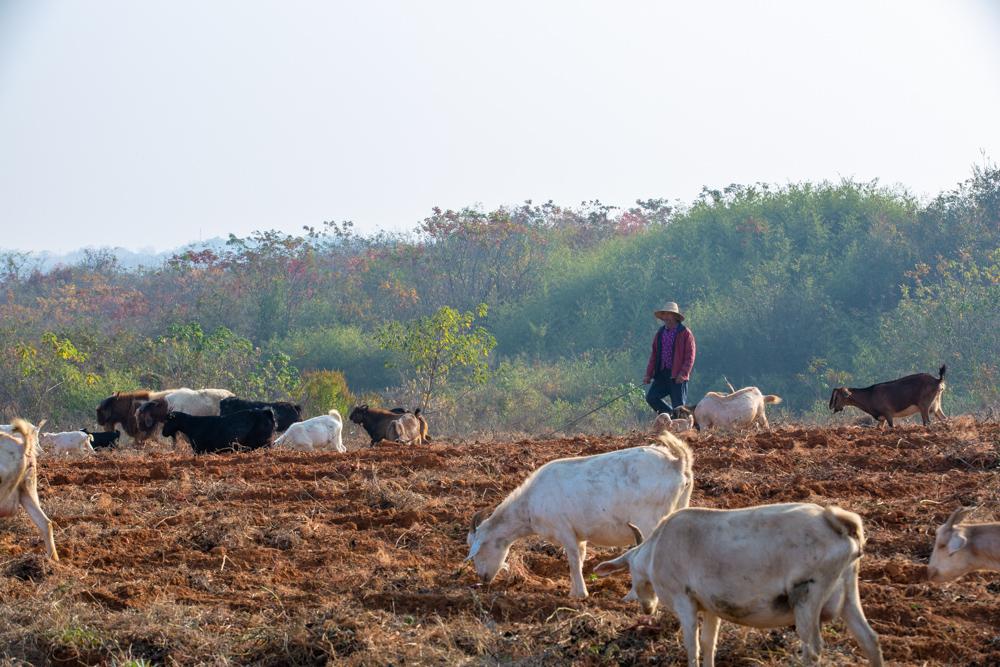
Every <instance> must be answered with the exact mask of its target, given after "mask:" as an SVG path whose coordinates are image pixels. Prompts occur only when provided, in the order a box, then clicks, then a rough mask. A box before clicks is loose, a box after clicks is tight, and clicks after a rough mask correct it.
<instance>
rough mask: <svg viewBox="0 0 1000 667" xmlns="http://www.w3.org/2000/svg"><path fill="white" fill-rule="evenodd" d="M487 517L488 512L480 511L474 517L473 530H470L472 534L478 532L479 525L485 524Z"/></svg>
mask: <svg viewBox="0 0 1000 667" xmlns="http://www.w3.org/2000/svg"><path fill="white" fill-rule="evenodd" d="M485 515H486V510H479V511H478V512H476V513H475V514H473V515H472V529H471V530H470V532H473V533H474V532H476V529H478V528H479V524H481V523H482V522H483V517H484V516H485Z"/></svg>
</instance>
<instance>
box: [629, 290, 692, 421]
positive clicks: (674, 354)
mask: <svg viewBox="0 0 1000 667" xmlns="http://www.w3.org/2000/svg"><path fill="white" fill-rule="evenodd" d="M653 316H654V317H656V318H657V319H658V320H662V321H663V326H661V327H660V328H659V329H657V330H656V335H655V336H654V337H653V351H652V353H651V354H650V355H649V363H648V364H646V376H645V377H644V378H643V380H642V383H643V384H648V385H649V390H648V391H646V402H647V403H649V407H651V408H653V409H654V410H656V412H657V414H661V413H664V412H670V411H672V410H673V409H674V408H679V407H681V406H682V405H686V404H687V387H688V379H689V378H690V377H691V369H692V368H694V355H695V343H694V334H693V333H691V330H690V329H688V328H687V327H686V326H684V325H683V324H682V322H683V321H684V315H683V314H682V313H681V309H680V308H679V307H678V306H677V304H676V303H674V302H673V301H669V302H667V303H666V305H664V306H663V308H662V309H661V310H656V311H653ZM650 383H652V384H650ZM664 398H669V399H670V404H669V405H668V404H667V403H666V402H665V401H664V400H663V399H664Z"/></svg>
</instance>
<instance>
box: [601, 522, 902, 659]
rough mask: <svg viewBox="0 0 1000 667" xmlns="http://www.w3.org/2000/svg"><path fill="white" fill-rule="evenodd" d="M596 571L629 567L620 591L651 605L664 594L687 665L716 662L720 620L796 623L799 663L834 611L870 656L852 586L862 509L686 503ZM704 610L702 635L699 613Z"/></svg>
mask: <svg viewBox="0 0 1000 667" xmlns="http://www.w3.org/2000/svg"><path fill="white" fill-rule="evenodd" d="M637 538H638V539H637V541H640V544H639V545H638V546H636V547H635V548H633V549H629V550H628V551H626V552H625V553H624V554H622V555H621V556H619V557H618V558H615V559H614V560H610V561H606V562H604V563H601V564H600V565H598V566H597V567H596V568H595V569H594V572H595V573H596V574H597V575H598V576H602V577H603V576H607V575H609V574H613V573H615V572H620V571H624V570H626V569H628V570H631V573H632V589H631V591H629V594H628V595H627V596H626V597H625V599H626V600H638V601H639V603H640V605H641V607H642V611H643V612H644V613H647V614H652V613H653V612H655V611H656V605H657V602H658V601H659V600H662V601H663V603H664V605H666V606H667V607H668V608H670V609H671V610H672V611H673V612H674V614H676V615H677V618H678V620H679V621H680V625H681V630H682V631H683V634H684V647H685V649H687V656H688V665H689V666H691V667H693V666H694V665H697V664H698V652H699V648H700V650H701V652H702V665H703V666H708V667H710V666H711V665H713V664H715V643H716V639H717V638H718V633H719V620H720V619H725V620H727V621H731V622H733V623H737V624H739V625H746V626H750V627H754V628H776V627H783V626H787V625H791V624H793V623H794V624H795V630H796V632H798V635H799V637H800V638H801V640H802V657H803V661H804V662H805V663H806V664H813V663H814V662H816V661H817V660H818V659H819V654H820V651H821V650H822V648H823V640H822V638H821V637H820V621H821V620H829V619H833V618H836V617H837V616H839V617H841V618H842V619H843V620H844V623H845V624H846V626H847V630H848V632H850V633H851V635H852V636H853V637H854V639H855V640H856V641H857V642H858V644H859V645H860V646H861V650H862V651H863V652H864V654H865V656H866V657H867V658H868V660H869V662H871V664H873V665H881V664H882V649H881V648H880V646H879V641H878V636H877V635H876V634H875V632H874V631H873V630H872V629H871V626H869V625H868V621H867V620H866V619H865V614H864V611H862V609H861V599H860V596H859V593H858V559H859V558H860V557H861V550H862V547H863V546H864V543H865V534H864V528H863V527H862V524H861V517H859V516H858V515H857V514H855V513H853V512H848V511H846V510H843V509H840V508H839V507H826V508H824V507H820V506H819V505H813V504H811V503H787V504H781V505H762V506H760V507H749V508H745V509H737V510H715V509H702V508H690V509H683V510H680V511H678V512H675V513H673V514H671V515H670V516H668V517H667V518H666V519H664V520H663V521H662V522H660V524H659V525H658V526H657V527H656V530H654V531H653V533H652V534H651V535H649V539H648V540H646V541H644V542H643V541H641V535H637ZM699 613H700V614H701V615H702V628H701V638H700V640H699V636H698V635H699V633H698V614H699Z"/></svg>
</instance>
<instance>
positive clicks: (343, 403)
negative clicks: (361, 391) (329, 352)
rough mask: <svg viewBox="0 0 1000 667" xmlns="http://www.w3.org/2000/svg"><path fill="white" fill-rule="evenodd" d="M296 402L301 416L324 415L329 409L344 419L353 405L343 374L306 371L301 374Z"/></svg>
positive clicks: (352, 395) (352, 398) (353, 400)
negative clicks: (297, 401)
mask: <svg viewBox="0 0 1000 667" xmlns="http://www.w3.org/2000/svg"><path fill="white" fill-rule="evenodd" d="M298 400H299V402H300V403H301V405H302V413H303V415H325V414H326V413H327V412H329V411H330V409H331V408H335V409H336V410H337V411H338V412H340V414H341V416H342V417H343V418H344V419H346V418H347V416H348V414H350V411H351V407H352V406H353V405H354V403H355V399H354V394H352V393H351V391H350V389H348V387H347V380H346V379H345V378H344V374H343V373H341V372H339V371H307V372H305V373H303V374H302V381H301V383H300V384H299V390H298Z"/></svg>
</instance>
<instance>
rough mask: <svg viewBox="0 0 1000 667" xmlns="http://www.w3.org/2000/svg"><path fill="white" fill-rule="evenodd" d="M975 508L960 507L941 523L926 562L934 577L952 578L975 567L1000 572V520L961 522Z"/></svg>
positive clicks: (942, 579) (931, 577) (930, 576)
mask: <svg viewBox="0 0 1000 667" xmlns="http://www.w3.org/2000/svg"><path fill="white" fill-rule="evenodd" d="M975 509H976V508H975V507H959V508H958V509H957V510H955V511H954V512H952V513H951V516H949V517H948V520H947V521H945V522H944V523H943V524H942V525H940V526H939V527H938V529H937V534H936V535H935V537H934V551H932V552H931V560H930V563H928V564H927V578H928V579H930V580H931V581H934V582H943V581H950V580H952V579H958V578H959V577H961V576H962V575H964V574H967V573H969V572H973V571H975V570H994V571H998V572H1000V523H962V521H963V520H964V519H965V518H966V517H967V516H969V515H970V514H972V512H974V511H975Z"/></svg>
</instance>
